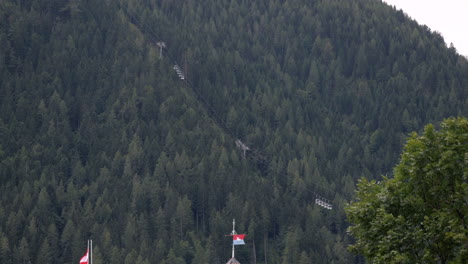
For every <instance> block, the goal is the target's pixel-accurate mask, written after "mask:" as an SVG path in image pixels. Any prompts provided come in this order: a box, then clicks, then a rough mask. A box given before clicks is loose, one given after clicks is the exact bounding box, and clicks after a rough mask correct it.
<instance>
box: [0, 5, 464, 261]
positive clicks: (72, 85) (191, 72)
mask: <svg viewBox="0 0 468 264" xmlns="http://www.w3.org/2000/svg"><path fill="white" fill-rule="evenodd" d="M0 12H1V14H0V17H1V18H2V19H1V21H0V74H1V78H0V87H1V88H0V97H1V104H0V110H1V113H2V115H1V117H0V150H1V151H0V160H1V163H0V193H1V194H0V196H1V202H0V263H15V262H24V261H26V262H27V261H28V260H29V261H31V263H41V262H47V261H48V262H51V261H52V262H54V263H73V262H75V261H77V259H79V257H81V255H82V254H83V253H84V244H85V240H86V239H88V238H89V237H91V238H93V239H94V242H95V243H94V244H95V245H96V248H95V261H97V263H99V262H102V263H104V262H110V263H122V262H125V263H155V262H156V263H222V262H223V261H225V260H226V259H227V258H228V257H229V256H230V245H229V243H230V242H229V239H228V238H225V237H224V235H225V234H227V233H228V232H229V231H230V228H231V221H232V218H236V223H237V225H236V229H237V231H238V232H239V233H247V238H246V242H247V246H245V247H237V251H236V258H238V259H239V260H240V261H241V263H246V262H249V261H251V262H252V263H256V262H258V263H311V262H317V263H332V262H334V263H350V262H356V263H357V262H360V261H361V260H360V259H359V258H354V257H353V256H351V255H350V254H349V253H348V252H346V249H345V248H346V245H347V244H348V242H347V241H348V240H349V238H348V237H347V236H346V233H345V230H346V227H347V223H346V219H345V216H344V213H343V211H342V205H343V203H345V202H346V201H347V200H349V199H351V198H352V196H353V191H354V182H355V180H356V179H357V178H359V177H361V176H365V177H368V178H379V177H380V175H381V174H387V173H391V171H390V170H391V168H392V167H393V165H394V164H396V162H397V159H398V153H400V152H401V147H402V143H403V140H404V138H405V136H406V135H407V134H408V133H409V132H410V131H412V130H418V129H420V128H421V127H422V125H423V124H425V123H428V122H438V121H440V120H441V119H442V118H444V117H448V116H451V115H453V116H454V115H465V116H466V114H467V113H466V105H467V101H466V100H467V98H466V92H465V91H466V87H467V86H468V74H467V72H468V64H467V61H466V60H465V59H464V58H462V57H460V56H458V55H457V54H456V53H455V51H454V50H451V49H447V48H446V47H445V44H444V43H443V40H442V39H441V37H440V36H439V35H437V34H435V33H432V32H430V31H429V30H428V29H427V28H424V27H420V26H418V25H417V24H416V23H415V22H414V21H411V20H409V19H408V18H407V17H406V16H405V15H404V14H403V13H401V12H397V11H395V10H394V9H392V8H391V7H388V6H386V5H384V4H382V3H381V2H380V1H371V0H360V1H358V0H355V1H302V0H292V1H235V0H232V1H224V0H223V1H203V3H198V2H197V1H184V3H178V2H174V1H121V2H119V3H115V2H113V1H94V0H89V1H83V0H81V1H80V0H74V1H45V0H30V1H21V2H18V3H17V2H14V1H5V2H2V3H1V4H0ZM159 40H164V41H165V42H166V44H167V49H166V50H165V51H164V54H165V55H164V57H163V59H159V54H158V52H159V51H158V50H157V48H156V47H155V46H154V42H155V41H159ZM174 61H178V64H179V65H180V66H181V67H182V68H183V69H184V71H185V74H186V77H187V80H188V81H189V82H190V84H192V86H190V85H187V83H186V82H185V81H182V80H180V79H179V78H178V77H177V75H176V73H175V72H174V71H173V69H172V66H173V63H174ZM237 138H238V139H241V140H242V141H243V142H245V143H246V144H247V145H248V146H250V147H251V148H252V150H253V151H248V152H247V155H246V159H244V158H243V155H242V151H240V150H239V149H236V147H235V144H234V140H235V139H237ZM315 194H319V195H321V196H324V197H326V198H328V199H331V200H332V201H333V205H334V210H325V209H323V208H322V207H319V206H317V205H314V200H315V198H316V196H315Z"/></svg>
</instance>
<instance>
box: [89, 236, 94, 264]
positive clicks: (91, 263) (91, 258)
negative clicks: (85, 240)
mask: <svg viewBox="0 0 468 264" xmlns="http://www.w3.org/2000/svg"><path fill="white" fill-rule="evenodd" d="M90 241H91V249H90V250H91V251H90V252H91V254H90V256H91V257H90V260H91V262H90V263H89V264H93V240H92V239H90Z"/></svg>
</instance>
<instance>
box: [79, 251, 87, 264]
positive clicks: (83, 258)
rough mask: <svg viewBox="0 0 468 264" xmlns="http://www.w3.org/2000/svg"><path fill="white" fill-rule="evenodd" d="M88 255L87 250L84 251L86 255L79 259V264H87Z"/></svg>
mask: <svg viewBox="0 0 468 264" xmlns="http://www.w3.org/2000/svg"><path fill="white" fill-rule="evenodd" d="M88 253H89V249H88V250H86V254H85V255H84V256H83V257H82V258H81V259H80V264H88Z"/></svg>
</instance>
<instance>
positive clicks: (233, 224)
mask: <svg viewBox="0 0 468 264" xmlns="http://www.w3.org/2000/svg"><path fill="white" fill-rule="evenodd" d="M236 234H237V233H236V219H232V232H231V235H232V238H233V240H232V258H234V235H236Z"/></svg>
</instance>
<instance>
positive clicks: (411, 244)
mask: <svg viewBox="0 0 468 264" xmlns="http://www.w3.org/2000/svg"><path fill="white" fill-rule="evenodd" d="M467 168H468V120H467V119H466V118H456V119H455V118H452V119H447V120H445V121H444V122H443V123H442V124H441V129H440V130H439V131H437V130H436V129H435V128H434V126H433V125H428V126H426V127H425V129H424V132H423V134H422V135H421V136H418V135H417V134H416V133H414V134H413V135H411V137H410V138H409V140H408V142H407V144H406V147H405V150H404V152H403V154H402V156H401V160H400V163H399V164H398V165H397V166H396V168H395V170H394V178H384V180H383V181H382V182H381V183H379V182H375V181H368V180H366V179H362V180H361V181H360V183H359V185H358V191H357V201H354V202H352V203H351V204H349V205H348V206H347V208H346V213H347V215H348V217H349V220H350V221H351V223H352V226H351V227H350V228H349V231H350V233H351V234H352V235H353V236H354V237H355V238H356V239H357V241H356V243H355V244H354V245H352V246H350V249H351V251H353V252H356V253H359V254H362V255H364V256H365V257H366V258H367V259H368V260H369V261H371V262H372V263H467V262H468V223H467V221H468V219H467V218H466V216H467V215H468V204H467V197H468V182H467V180H468V169H467Z"/></svg>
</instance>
